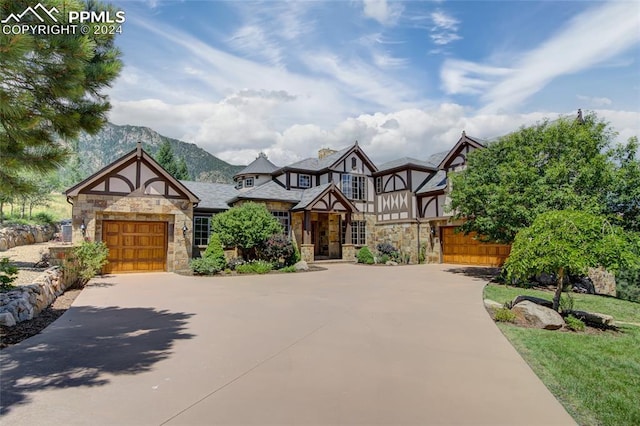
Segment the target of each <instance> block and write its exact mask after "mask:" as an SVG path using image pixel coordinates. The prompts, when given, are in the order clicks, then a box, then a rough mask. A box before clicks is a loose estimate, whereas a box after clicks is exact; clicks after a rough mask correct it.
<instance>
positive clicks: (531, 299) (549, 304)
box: [511, 296, 553, 309]
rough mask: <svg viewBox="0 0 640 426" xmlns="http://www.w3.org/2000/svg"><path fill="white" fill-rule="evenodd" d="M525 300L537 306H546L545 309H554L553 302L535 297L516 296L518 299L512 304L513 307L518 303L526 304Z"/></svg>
mask: <svg viewBox="0 0 640 426" xmlns="http://www.w3.org/2000/svg"><path fill="white" fill-rule="evenodd" d="M525 300H526V301H529V302H533V303H535V304H536V305H540V306H544V307H545V308H549V309H551V308H553V302H552V301H551V300H547V299H542V298H540V297H535V296H516V298H515V299H513V301H512V302H511V306H512V307H513V306H516V305H517V304H518V303H521V302H524V301H525Z"/></svg>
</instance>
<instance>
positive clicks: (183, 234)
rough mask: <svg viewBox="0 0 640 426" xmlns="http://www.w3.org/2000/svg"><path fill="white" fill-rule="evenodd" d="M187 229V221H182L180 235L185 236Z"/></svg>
mask: <svg viewBox="0 0 640 426" xmlns="http://www.w3.org/2000/svg"><path fill="white" fill-rule="evenodd" d="M188 230H189V229H188V228H187V222H183V224H182V236H183V237H185V238H187V231H188Z"/></svg>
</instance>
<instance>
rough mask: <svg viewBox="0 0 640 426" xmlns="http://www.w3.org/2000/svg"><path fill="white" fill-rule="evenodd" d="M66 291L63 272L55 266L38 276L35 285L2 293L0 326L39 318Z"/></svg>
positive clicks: (0, 294)
mask: <svg viewBox="0 0 640 426" xmlns="http://www.w3.org/2000/svg"><path fill="white" fill-rule="evenodd" d="M65 290H66V286H65V284H64V282H63V280H62V271H61V270H60V268H58V267H55V266H54V267H52V268H49V269H47V270H46V271H44V273H42V274H41V275H40V276H38V277H37V278H36V279H35V280H34V282H33V284H29V285H24V286H19V287H16V289H15V290H11V291H8V292H5V293H0V325H4V326H6V327H12V326H14V325H16V323H19V322H22V321H27V320H30V319H33V318H35V317H37V316H38V315H39V314H40V312H42V311H43V310H44V309H46V308H47V307H48V306H49V305H51V304H52V303H53V301H54V300H56V297H58V296H60V295H61V294H62V293H64V291H65Z"/></svg>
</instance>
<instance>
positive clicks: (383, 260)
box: [378, 254, 389, 265]
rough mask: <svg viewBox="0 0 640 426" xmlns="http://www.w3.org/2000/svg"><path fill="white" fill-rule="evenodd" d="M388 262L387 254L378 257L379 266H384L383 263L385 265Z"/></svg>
mask: <svg viewBox="0 0 640 426" xmlns="http://www.w3.org/2000/svg"><path fill="white" fill-rule="evenodd" d="M388 261H389V255H387V254H382V255H380V256H378V263H381V264H383V265H384V264H385V263H387V262H388Z"/></svg>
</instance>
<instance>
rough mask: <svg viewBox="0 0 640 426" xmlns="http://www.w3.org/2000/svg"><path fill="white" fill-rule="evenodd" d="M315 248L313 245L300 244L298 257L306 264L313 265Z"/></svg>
mask: <svg viewBox="0 0 640 426" xmlns="http://www.w3.org/2000/svg"><path fill="white" fill-rule="evenodd" d="M314 249H315V246H314V245H313V244H300V257H301V258H302V260H304V261H305V262H307V263H313V262H314V260H315V258H314V255H313V252H314Z"/></svg>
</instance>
